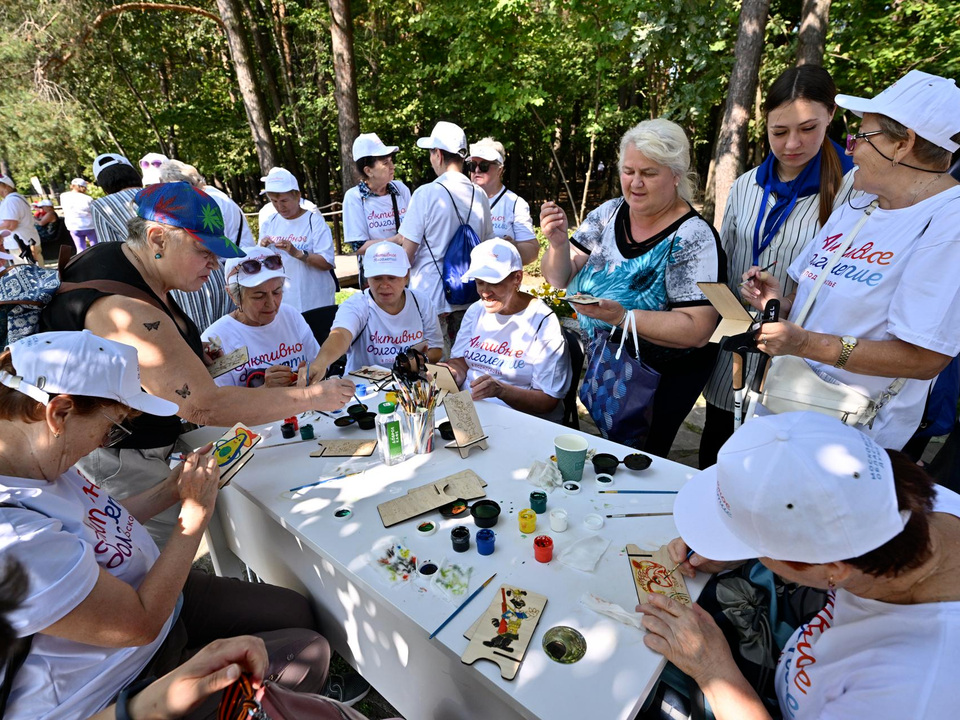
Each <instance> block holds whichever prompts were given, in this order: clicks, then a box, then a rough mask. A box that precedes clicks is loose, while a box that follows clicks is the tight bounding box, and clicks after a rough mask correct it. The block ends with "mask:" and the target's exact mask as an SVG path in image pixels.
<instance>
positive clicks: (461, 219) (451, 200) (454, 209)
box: [437, 183, 476, 225]
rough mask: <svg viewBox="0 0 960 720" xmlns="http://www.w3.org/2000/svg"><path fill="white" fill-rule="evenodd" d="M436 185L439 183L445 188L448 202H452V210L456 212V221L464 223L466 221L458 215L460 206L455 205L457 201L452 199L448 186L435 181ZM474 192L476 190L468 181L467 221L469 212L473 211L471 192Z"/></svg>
mask: <svg viewBox="0 0 960 720" xmlns="http://www.w3.org/2000/svg"><path fill="white" fill-rule="evenodd" d="M437 185H439V186H440V187H442V188H443V189H444V190H446V191H447V195H449V196H450V202H451V203H452V204H453V211H454V212H455V213H456V214H457V221H458V222H459V223H460V224H461V225H466V224H467V223H465V222H464V221H463V218H462V217H460V208H458V207H457V201H456V200H454V199H453V193H452V192H450V188H448V187H447V186H446V185H444V184H443V183H437ZM475 192H476V188H474V187H473V183H470V207H468V208H467V222H469V221H470V213H471V212H472V211H473V194H474V193H475Z"/></svg>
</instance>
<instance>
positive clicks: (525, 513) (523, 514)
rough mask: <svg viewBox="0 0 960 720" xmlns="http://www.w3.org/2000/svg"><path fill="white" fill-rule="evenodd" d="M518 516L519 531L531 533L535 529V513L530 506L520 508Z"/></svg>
mask: <svg viewBox="0 0 960 720" xmlns="http://www.w3.org/2000/svg"><path fill="white" fill-rule="evenodd" d="M518 517H519V519H520V532H522V533H532V532H533V531H534V530H536V529H537V514H536V513H535V512H534V511H533V510H531V509H530V508H527V509H525V510H521V511H520V515H519V516H518Z"/></svg>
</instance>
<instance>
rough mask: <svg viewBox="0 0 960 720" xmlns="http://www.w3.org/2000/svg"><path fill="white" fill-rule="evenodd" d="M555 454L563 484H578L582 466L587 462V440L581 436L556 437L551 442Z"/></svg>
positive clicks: (581, 474)
mask: <svg viewBox="0 0 960 720" xmlns="http://www.w3.org/2000/svg"><path fill="white" fill-rule="evenodd" d="M553 444H554V447H555V448H556V453H557V467H558V468H560V475H561V476H562V477H563V480H564V482H580V480H581V479H582V478H583V464H584V463H585V462H586V460H587V447H588V445H589V444H588V443H587V439H586V438H585V437H583V436H582V435H574V434H572V433H570V434H567V435H558V436H557V437H556V438H554V440H553Z"/></svg>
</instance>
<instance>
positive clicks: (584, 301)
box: [563, 293, 600, 305]
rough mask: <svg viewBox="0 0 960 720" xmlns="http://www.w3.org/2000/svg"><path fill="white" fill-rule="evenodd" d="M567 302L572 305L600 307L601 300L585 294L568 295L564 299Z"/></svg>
mask: <svg viewBox="0 0 960 720" xmlns="http://www.w3.org/2000/svg"><path fill="white" fill-rule="evenodd" d="M563 299H564V300H565V301H566V302H568V303H570V304H571V305H599V304H600V298H595V297H594V296H593V295H585V294H584V293H575V294H573V295H567V296H565V297H564V298H563Z"/></svg>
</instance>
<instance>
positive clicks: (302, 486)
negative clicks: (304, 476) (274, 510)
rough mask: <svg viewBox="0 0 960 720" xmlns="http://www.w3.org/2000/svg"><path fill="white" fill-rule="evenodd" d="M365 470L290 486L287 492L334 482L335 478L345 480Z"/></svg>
mask: <svg viewBox="0 0 960 720" xmlns="http://www.w3.org/2000/svg"><path fill="white" fill-rule="evenodd" d="M362 474H363V470H358V471H357V472H352V473H346V474H345V475H337V476H336V477H328V478H323V479H322V480H317V481H316V482H312V483H307V484H306V485H298V486H297V487H294V488H290V489H289V490H287V492H296V491H297V490H303V489H304V488H309V487H313V486H314V485H323V484H324V483H328V482H333V481H334V480H343V479H344V478H348V477H353V476H354V475H362Z"/></svg>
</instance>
